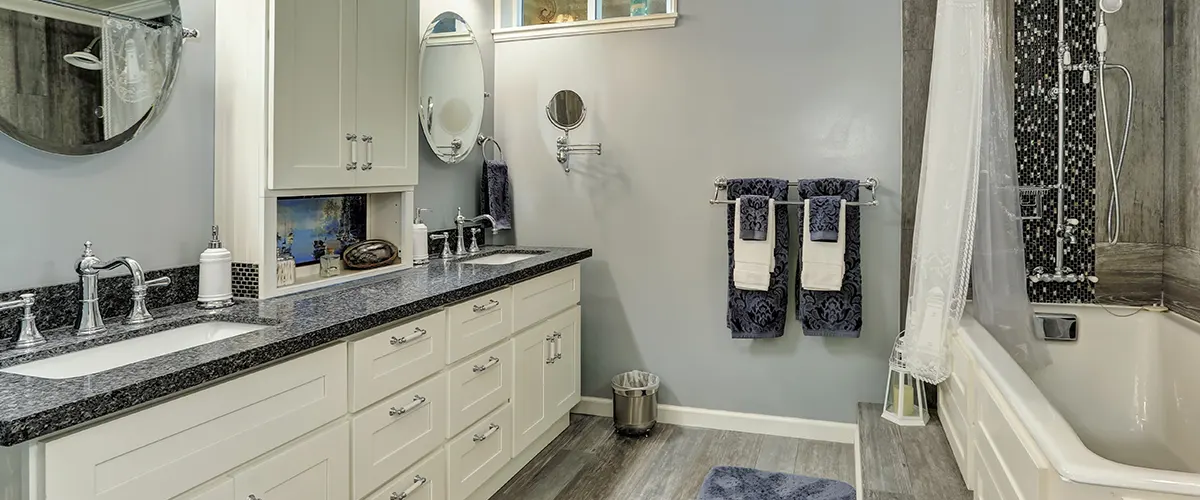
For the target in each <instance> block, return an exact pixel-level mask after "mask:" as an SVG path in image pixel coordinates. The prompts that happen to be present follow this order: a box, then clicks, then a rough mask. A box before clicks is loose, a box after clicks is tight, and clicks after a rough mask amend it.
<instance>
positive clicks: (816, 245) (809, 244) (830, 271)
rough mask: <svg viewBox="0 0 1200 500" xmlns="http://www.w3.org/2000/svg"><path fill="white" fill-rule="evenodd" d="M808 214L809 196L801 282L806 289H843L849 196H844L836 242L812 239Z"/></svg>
mask: <svg viewBox="0 0 1200 500" xmlns="http://www.w3.org/2000/svg"><path fill="white" fill-rule="evenodd" d="M808 217H809V203H808V200H804V214H803V219H804V228H803V230H802V231H800V240H801V241H802V243H803V247H804V248H803V250H802V252H803V254H804V258H803V259H802V265H803V267H802V268H801V270H800V286H801V288H804V289H805V290H818V291H828V292H836V291H838V290H841V289H842V277H843V276H845V275H846V200H842V207H841V210H839V211H838V239H837V241H836V242H827V241H812V233H811V232H810V231H809V225H808Z"/></svg>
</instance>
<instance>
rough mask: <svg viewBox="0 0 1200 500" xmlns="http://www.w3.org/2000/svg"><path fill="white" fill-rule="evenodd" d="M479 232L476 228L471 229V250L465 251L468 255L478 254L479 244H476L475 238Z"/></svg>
mask: <svg viewBox="0 0 1200 500" xmlns="http://www.w3.org/2000/svg"><path fill="white" fill-rule="evenodd" d="M479 232H480V229H479V228H477V227H473V228H471V248H470V249H469V250H467V251H468V252H470V253H479V243H477V242H476V240H475V238H476V236H477V235H478V234H479Z"/></svg>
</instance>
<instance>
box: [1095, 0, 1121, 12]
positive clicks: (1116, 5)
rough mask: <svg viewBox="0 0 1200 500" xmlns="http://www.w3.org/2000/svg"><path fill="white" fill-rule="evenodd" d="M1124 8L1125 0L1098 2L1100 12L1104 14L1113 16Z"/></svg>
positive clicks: (1103, 0)
mask: <svg viewBox="0 0 1200 500" xmlns="http://www.w3.org/2000/svg"><path fill="white" fill-rule="evenodd" d="M1123 6H1125V0H1100V10H1102V11H1104V13H1105V14H1115V13H1116V12H1117V11H1118V10H1121V7H1123Z"/></svg>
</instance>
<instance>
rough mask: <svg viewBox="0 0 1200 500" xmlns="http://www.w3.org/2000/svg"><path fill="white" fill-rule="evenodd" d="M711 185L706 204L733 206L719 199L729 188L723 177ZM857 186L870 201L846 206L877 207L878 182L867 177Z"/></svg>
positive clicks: (786, 203)
mask: <svg viewBox="0 0 1200 500" xmlns="http://www.w3.org/2000/svg"><path fill="white" fill-rule="evenodd" d="M799 184H800V183H799V182H797V181H791V182H788V187H796V186H797V185H799ZM713 185H714V186H716V188H717V190H716V192H714V193H713V197H712V199H711V200H708V203H709V204H710V205H732V204H734V200H722V199H719V198H720V196H721V191H724V190H725V188H727V187H728V186H729V181H728V180H727V179H725V178H724V177H717V180H716V181H714V182H713ZM858 185H859V187H864V188H867V191H870V192H871V200H870V201H850V202H846V205H849V206H852V207H875V206H879V198H878V197H876V194H875V189H876V188H878V187H879V180H878V179H875V178H874V177H868V178H867V180H865V181H862V182H859V183H858ZM775 204H776V205H803V204H804V202H803V201H777V202H775Z"/></svg>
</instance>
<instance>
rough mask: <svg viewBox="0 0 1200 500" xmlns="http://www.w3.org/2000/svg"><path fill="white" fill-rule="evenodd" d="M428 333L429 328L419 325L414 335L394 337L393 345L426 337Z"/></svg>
mask: <svg viewBox="0 0 1200 500" xmlns="http://www.w3.org/2000/svg"><path fill="white" fill-rule="evenodd" d="M427 334H429V331H428V330H426V329H424V328H421V327H419V326H418V327H417V328H416V329H415V330H413V334H412V335H408V336H405V337H392V345H403V344H407V343H409V342H412V341H414V340H417V339H419V338H421V337H424V336H425V335H427Z"/></svg>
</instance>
